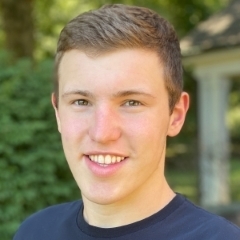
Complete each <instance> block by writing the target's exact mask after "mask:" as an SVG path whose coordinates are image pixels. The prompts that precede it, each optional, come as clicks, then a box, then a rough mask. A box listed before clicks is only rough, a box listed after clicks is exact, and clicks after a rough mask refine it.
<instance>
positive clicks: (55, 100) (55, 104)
mask: <svg viewBox="0 0 240 240" xmlns="http://www.w3.org/2000/svg"><path fill="white" fill-rule="evenodd" d="M51 102H52V106H53V108H54V111H55V116H56V120H57V125H58V131H59V132H60V133H61V122H60V118H59V115H58V108H57V105H58V103H57V97H56V95H55V93H52V96H51Z"/></svg>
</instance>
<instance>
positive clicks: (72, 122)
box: [61, 114, 87, 142]
mask: <svg viewBox="0 0 240 240" xmlns="http://www.w3.org/2000/svg"><path fill="white" fill-rule="evenodd" d="M86 127H87V126H86V121H85V122H84V121H81V120H80V119H79V118H78V117H76V116H71V115H67V114H66V115H65V116H62V118H61V135H62V139H63V140H64V141H70V142H72V141H74V139H76V138H78V137H80V136H81V133H83V132H84V130H85V129H86Z"/></svg>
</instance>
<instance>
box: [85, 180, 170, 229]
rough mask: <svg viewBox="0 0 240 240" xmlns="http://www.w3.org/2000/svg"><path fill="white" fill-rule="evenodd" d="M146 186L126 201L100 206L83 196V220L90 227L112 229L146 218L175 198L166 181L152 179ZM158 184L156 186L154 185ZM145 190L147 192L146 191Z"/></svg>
mask: <svg viewBox="0 0 240 240" xmlns="http://www.w3.org/2000/svg"><path fill="white" fill-rule="evenodd" d="M152 180H153V181H154V184H153V181H150V182H149V183H145V184H146V186H145V187H144V188H142V189H140V190H139V191H137V192H134V193H132V195H131V196H129V197H128V198H127V200H126V199H122V200H119V201H117V202H114V203H111V204H108V205H101V204H97V203H93V202H91V201H89V200H88V199H87V198H85V197H84V196H83V202H84V213H83V214H84V218H85V220H86V222H88V223H89V224H90V225H92V226H97V227H102V228H112V227H119V226H123V225H127V224H130V223H133V222H136V221H140V220H142V219H144V218H147V217H149V216H151V215H153V214H154V213H156V212H158V211H160V210H161V209H162V208H164V207H165V206H166V205H167V204H168V203H169V202H170V201H171V200H172V199H173V198H174V196H175V193H174V192H173V191H172V190H171V188H170V187H169V185H168V183H167V182H166V179H165V178H163V179H162V181H160V177H159V176H158V177H157V176H156V179H152ZM156 183H158V184H156ZM146 189H147V190H148V191H146Z"/></svg>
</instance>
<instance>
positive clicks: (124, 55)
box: [59, 49, 164, 90]
mask: <svg viewBox="0 0 240 240" xmlns="http://www.w3.org/2000/svg"><path fill="white" fill-rule="evenodd" d="M163 82H164V79H163V66H162V64H161V61H160V59H159V57H158V55H157V54H156V53H155V52H153V51H149V50H143V49H125V50H119V51H115V52H110V53H105V54H101V55H98V56H89V55H87V54H86V53H84V52H82V51H79V50H70V51H67V52H66V53H64V55H63V57H62V60H61V62H60V65H59V86H60V89H59V90H61V89H62V90H63V89H65V88H68V87H72V86H73V85H74V86H75V87H76V86H77V87H84V88H86V87H87V88H90V87H92V86H98V87H100V86H101V85H108V86H109V88H110V87H112V88H113V89H114V88H115V87H117V88H119V87H121V85H124V86H126V87H127V86H129V87H130V86H131V87H133V86H134V87H141V86H142V85H144V86H145V87H146V86H148V85H149V87H153V85H154V84H160V85H162V84H163Z"/></svg>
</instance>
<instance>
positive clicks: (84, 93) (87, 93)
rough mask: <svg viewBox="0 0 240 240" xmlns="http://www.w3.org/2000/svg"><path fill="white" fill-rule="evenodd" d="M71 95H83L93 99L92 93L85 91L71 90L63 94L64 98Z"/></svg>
mask: <svg viewBox="0 0 240 240" xmlns="http://www.w3.org/2000/svg"><path fill="white" fill-rule="evenodd" d="M69 95H81V96H84V97H93V94H92V93H90V92H89V91H83V90H71V91H66V92H65V93H63V95H62V97H63V98H64V97H68V96H69Z"/></svg>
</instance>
